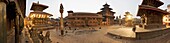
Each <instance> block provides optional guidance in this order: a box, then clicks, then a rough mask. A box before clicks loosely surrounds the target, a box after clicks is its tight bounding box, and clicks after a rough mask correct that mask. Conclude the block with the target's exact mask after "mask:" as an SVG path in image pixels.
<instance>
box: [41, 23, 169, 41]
mask: <svg viewBox="0 0 170 43" xmlns="http://www.w3.org/2000/svg"><path fill="white" fill-rule="evenodd" d="M101 27H102V28H101V29H99V27H94V29H89V28H81V29H77V30H74V29H73V30H66V31H67V33H66V34H65V36H60V31H56V29H50V30H45V31H44V32H43V34H44V35H45V33H46V31H50V39H51V40H52V43H170V40H169V39H170V37H169V36H170V34H164V35H161V36H158V37H155V38H150V39H144V40H132V39H122V38H115V37H116V36H111V35H108V33H109V32H113V31H114V32H116V31H117V33H118V34H119V35H120V36H121V35H125V36H127V37H133V34H134V32H133V31H132V27H124V26H119V25H112V26H101ZM118 31H120V32H118ZM126 34H127V35H126Z"/></svg>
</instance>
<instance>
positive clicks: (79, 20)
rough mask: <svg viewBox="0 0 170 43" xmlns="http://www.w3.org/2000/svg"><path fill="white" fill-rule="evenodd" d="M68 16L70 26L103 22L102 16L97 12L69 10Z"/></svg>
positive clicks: (95, 24) (92, 24) (93, 24)
mask: <svg viewBox="0 0 170 43" xmlns="http://www.w3.org/2000/svg"><path fill="white" fill-rule="evenodd" d="M66 18H67V20H66V22H67V25H68V26H69V27H86V26H88V27H89V26H99V25H101V24H102V16H101V15H98V14H96V13H86V12H73V11H68V16H67V17H66Z"/></svg>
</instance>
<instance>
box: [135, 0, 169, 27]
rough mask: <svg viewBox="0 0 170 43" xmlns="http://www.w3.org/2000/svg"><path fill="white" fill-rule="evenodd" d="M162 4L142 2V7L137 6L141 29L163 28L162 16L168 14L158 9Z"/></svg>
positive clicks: (156, 0)
mask: <svg viewBox="0 0 170 43" xmlns="http://www.w3.org/2000/svg"><path fill="white" fill-rule="evenodd" d="M163 4H164V3H163V2H161V1H160V0H143V2H142V5H139V11H138V14H137V16H140V17H141V19H142V28H144V29H155V28H165V25H163V20H162V19H163V15H167V14H169V13H168V12H167V11H165V10H162V9H159V8H158V7H160V6H161V5H163Z"/></svg>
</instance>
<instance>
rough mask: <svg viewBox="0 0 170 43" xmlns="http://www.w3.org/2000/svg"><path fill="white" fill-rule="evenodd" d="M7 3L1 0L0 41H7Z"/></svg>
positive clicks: (2, 42)
mask: <svg viewBox="0 0 170 43" xmlns="http://www.w3.org/2000/svg"><path fill="white" fill-rule="evenodd" d="M6 16H7V15H6V4H5V3H4V2H1V1H0V43H7V30H6V29H7V28H6V27H7V25H6V24H7V22H6Z"/></svg>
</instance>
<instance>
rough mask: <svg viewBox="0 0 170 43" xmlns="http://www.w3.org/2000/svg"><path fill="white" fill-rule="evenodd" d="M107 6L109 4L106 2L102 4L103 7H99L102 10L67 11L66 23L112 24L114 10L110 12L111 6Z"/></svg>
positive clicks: (70, 24) (75, 24)
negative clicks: (89, 11) (90, 11)
mask: <svg viewBox="0 0 170 43" xmlns="http://www.w3.org/2000/svg"><path fill="white" fill-rule="evenodd" d="M109 6H110V5H108V4H107V3H106V4H105V5H103V7H104V8H101V10H102V11H100V12H97V13H87V12H73V11H68V16H67V17H66V22H67V23H66V25H67V26H69V27H86V26H87V27H91V26H101V25H113V24H114V18H115V16H114V14H115V12H112V11H111V10H112V8H109Z"/></svg>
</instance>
